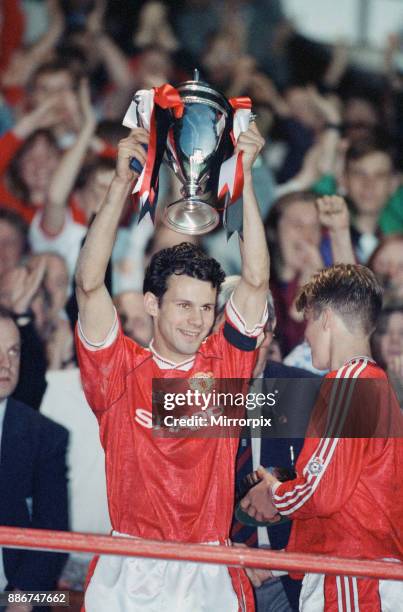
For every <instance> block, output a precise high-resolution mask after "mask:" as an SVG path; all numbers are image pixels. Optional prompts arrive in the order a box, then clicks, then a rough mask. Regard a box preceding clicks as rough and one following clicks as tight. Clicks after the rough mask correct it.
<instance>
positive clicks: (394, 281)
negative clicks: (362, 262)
mask: <svg viewBox="0 0 403 612" xmlns="http://www.w3.org/2000/svg"><path fill="white" fill-rule="evenodd" d="M370 268H371V269H372V270H373V271H374V272H375V274H376V275H377V277H378V278H379V280H380V281H381V283H382V285H383V287H384V288H385V289H387V290H392V291H396V290H400V291H402V290H403V236H402V237H394V238H390V239H388V240H387V241H386V242H385V243H383V244H381V245H380V247H378V249H377V250H376V251H375V253H374V255H373V257H372V260H371V263H370Z"/></svg>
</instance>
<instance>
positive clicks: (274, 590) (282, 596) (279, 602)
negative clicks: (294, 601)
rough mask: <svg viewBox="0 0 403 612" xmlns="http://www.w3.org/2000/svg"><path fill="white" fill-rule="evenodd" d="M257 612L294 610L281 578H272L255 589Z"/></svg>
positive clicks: (289, 611)
mask: <svg viewBox="0 0 403 612" xmlns="http://www.w3.org/2000/svg"><path fill="white" fill-rule="evenodd" d="M255 597H256V612H293V609H292V607H291V606H290V602H289V601H288V597H287V595H286V592H285V590H284V587H283V583H282V582H281V580H280V578H272V579H271V580H267V581H266V582H264V583H263V584H262V586H260V587H258V588H257V589H255Z"/></svg>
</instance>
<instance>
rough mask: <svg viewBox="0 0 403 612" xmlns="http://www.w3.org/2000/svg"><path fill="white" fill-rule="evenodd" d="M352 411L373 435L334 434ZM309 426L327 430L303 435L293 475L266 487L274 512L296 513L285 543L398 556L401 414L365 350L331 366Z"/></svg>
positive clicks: (402, 494)
mask: <svg viewBox="0 0 403 612" xmlns="http://www.w3.org/2000/svg"><path fill="white" fill-rule="evenodd" d="M345 378H347V379H349V380H348V381H343V380H342V379H345ZM364 379H366V380H364ZM330 380H331V382H330ZM356 415H358V418H359V421H358V428H357V429H356V431H357V432H358V435H360V432H363V431H365V432H369V433H367V434H366V435H371V436H372V437H338V436H341V435H343V431H344V428H346V430H347V431H348V432H349V431H350V432H351V430H350V427H357V422H356ZM322 417H324V418H322ZM312 420H313V421H314V422H313V425H312ZM343 420H344V423H343V422H342V421H343ZM315 429H316V430H317V431H322V432H323V431H327V432H328V433H327V434H326V437H321V438H318V437H311V438H307V439H306V440H305V443H304V446H303V449H302V451H301V454H300V455H299V457H298V461H297V465H296V471H297V478H296V479H294V480H290V481H288V482H284V483H279V484H276V485H275V486H274V487H273V491H274V497H273V501H274V504H275V505H276V507H277V509H278V511H279V512H280V513H281V514H283V515H285V516H289V517H290V518H292V519H295V520H294V521H293V526H292V531H291V537H290V541H289V544H288V546H287V550H288V551H292V552H294V551H296V552H310V553H319V554H328V555H338V556H346V557H352V558H357V557H363V558H367V559H371V558H372V559H376V558H378V559H381V558H396V559H403V545H402V540H401V535H402V533H403V489H402V487H401V484H400V483H401V475H402V470H403V440H402V439H401V436H402V416H401V413H400V409H399V405H398V403H397V400H396V397H395V395H394V393H393V391H392V389H391V387H390V385H389V383H388V381H387V377H386V374H385V372H384V371H383V370H382V369H381V368H379V367H378V366H377V365H376V364H375V363H374V362H373V361H372V360H369V359H368V358H365V357H358V358H355V359H352V360H351V361H349V362H347V363H346V364H344V365H343V366H342V367H341V368H340V369H339V370H338V371H332V372H330V373H329V374H328V375H327V377H326V380H325V381H324V392H323V395H322V398H321V400H320V401H319V403H318V404H317V406H315V409H314V413H313V417H312V419H311V433H312V431H313V432H315ZM353 431H354V430H353ZM388 433H389V434H390V435H389V436H388ZM313 435H315V433H313ZM322 435H323V434H322ZM361 435H363V434H362V433H361Z"/></svg>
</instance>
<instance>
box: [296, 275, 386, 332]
mask: <svg viewBox="0 0 403 612" xmlns="http://www.w3.org/2000/svg"><path fill="white" fill-rule="evenodd" d="M326 307H330V308H332V309H334V310H335V311H337V313H338V314H339V315H340V316H341V317H342V319H343V320H344V321H345V323H346V324H347V325H348V326H349V328H350V329H353V328H354V325H355V323H356V322H357V321H359V322H360V324H361V328H362V331H363V332H364V333H365V334H367V335H368V334H370V333H371V332H372V331H373V330H374V328H375V325H376V322H377V319H378V317H379V313H380V312H381V309H382V287H381V286H380V284H379V283H378V281H377V279H376V277H375V274H374V273H373V272H372V271H371V270H370V269H369V268H367V267H366V266H362V265H359V264H357V265H353V264H337V265H334V266H330V267H329V268H325V269H324V270H322V271H321V272H318V273H317V274H315V275H314V276H313V277H312V279H311V280H310V281H309V283H306V284H305V285H304V286H303V287H302V288H301V291H300V293H299V295H298V297H297V301H296V308H297V310H298V312H301V311H306V310H310V309H312V310H313V312H314V314H315V316H319V315H320V313H321V312H322V310H323V309H324V308H326Z"/></svg>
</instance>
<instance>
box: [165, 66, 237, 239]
mask: <svg viewBox="0 0 403 612" xmlns="http://www.w3.org/2000/svg"><path fill="white" fill-rule="evenodd" d="M197 77H198V73H197V71H195V80H193V81H186V82H184V83H182V84H181V85H179V86H178V88H177V89H178V92H179V95H180V97H181V99H182V102H183V105H184V112H183V115H182V117H180V118H175V117H172V126H171V128H170V130H169V134H168V140H167V147H166V155H165V161H166V163H167V164H168V165H169V167H170V168H171V169H172V170H173V172H174V173H175V175H176V176H177V177H178V179H179V180H180V182H181V183H182V188H181V195H182V196H183V197H182V198H181V199H180V200H177V201H176V202H173V203H172V204H169V205H168V206H167V207H166V208H165V210H164V214H163V218H162V220H163V222H164V224H165V225H167V226H168V227H170V228H171V229H173V230H175V231H176V232H179V233H181V234H196V235H201V234H206V233H207V232H210V231H211V230H212V229H214V228H215V227H216V226H217V225H218V223H219V220H220V216H219V213H218V211H217V208H216V207H217V196H216V195H214V194H216V193H217V185H218V177H219V171H220V167H221V164H222V162H223V161H224V160H225V158H226V156H227V155H228V153H229V150H230V149H229V147H232V149H233V146H232V143H231V141H230V137H229V134H230V130H231V128H232V115H233V111H232V108H231V106H230V104H229V102H228V100H227V99H226V98H225V96H223V95H222V94H221V93H219V92H218V91H216V90H214V89H213V88H211V87H210V86H209V85H208V84H207V83H204V82H202V81H199V80H198V78H197Z"/></svg>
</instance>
